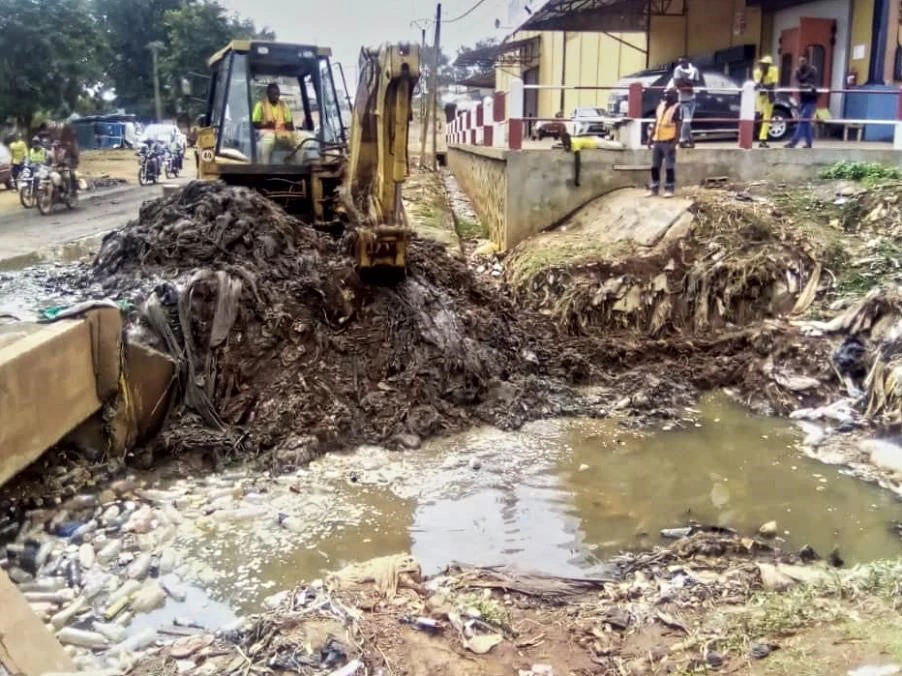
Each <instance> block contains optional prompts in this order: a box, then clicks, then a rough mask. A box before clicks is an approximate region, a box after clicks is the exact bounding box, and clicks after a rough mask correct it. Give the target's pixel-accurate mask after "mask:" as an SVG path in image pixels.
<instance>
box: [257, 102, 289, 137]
mask: <svg viewBox="0 0 902 676" xmlns="http://www.w3.org/2000/svg"><path fill="white" fill-rule="evenodd" d="M262 103H263V122H264V123H269V122H275V125H276V131H284V130H285V128H286V127H285V117H286V115H285V112H286V110H287V109H288V106H287V105H286V104H285V102H284V101H279V102H278V103H277V104H276V105H275V106H274V105H273V104H271V103H270V102H269V99H263V101H262Z"/></svg>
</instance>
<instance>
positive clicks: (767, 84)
mask: <svg viewBox="0 0 902 676" xmlns="http://www.w3.org/2000/svg"><path fill="white" fill-rule="evenodd" d="M752 79H753V80H754V81H755V89H756V90H757V91H758V96H757V98H756V99H755V108H756V112H758V113H759V114H760V115H761V130H760V131H759V132H758V147H759V148H769V147H770V145H769V144H768V143H767V139H768V135H769V134H770V121H771V119H772V118H773V116H774V98H775V91H774V90H775V89H776V86H777V84H778V83H779V81H780V71H779V70H778V69H777V67H776V66H775V65H774V58H773V57H772V56H771V55H770V54H765V55H764V56H762V57H761V58H760V59H758V65H757V66H756V67H755V72H754V73H753V74H752Z"/></svg>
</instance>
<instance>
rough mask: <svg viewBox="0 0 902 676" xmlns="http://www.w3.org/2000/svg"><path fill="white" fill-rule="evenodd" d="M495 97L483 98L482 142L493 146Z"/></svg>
mask: <svg viewBox="0 0 902 676" xmlns="http://www.w3.org/2000/svg"><path fill="white" fill-rule="evenodd" d="M494 122H495V98H494V97H492V96H486V97H485V98H484V99H483V100H482V144H483V145H485V146H489V147H491V146H492V142H493V140H494V138H493V134H492V132H494V131H495V125H494Z"/></svg>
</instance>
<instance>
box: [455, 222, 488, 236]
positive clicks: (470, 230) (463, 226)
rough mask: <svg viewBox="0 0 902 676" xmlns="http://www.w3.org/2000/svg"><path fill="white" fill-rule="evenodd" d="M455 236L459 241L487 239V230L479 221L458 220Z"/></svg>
mask: <svg viewBox="0 0 902 676" xmlns="http://www.w3.org/2000/svg"><path fill="white" fill-rule="evenodd" d="M457 236H458V237H460V238H461V239H488V238H489V229H488V227H487V226H486V225H485V224H484V223H482V222H480V221H471V220H470V219H469V218H458V219H457Z"/></svg>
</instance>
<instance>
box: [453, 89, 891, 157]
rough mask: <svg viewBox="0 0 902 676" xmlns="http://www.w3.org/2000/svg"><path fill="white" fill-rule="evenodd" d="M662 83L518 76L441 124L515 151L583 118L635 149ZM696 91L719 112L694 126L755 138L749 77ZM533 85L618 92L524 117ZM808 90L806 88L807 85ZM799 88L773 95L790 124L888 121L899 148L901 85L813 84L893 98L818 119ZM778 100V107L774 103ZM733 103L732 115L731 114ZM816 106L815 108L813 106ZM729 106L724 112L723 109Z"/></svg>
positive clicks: (469, 141) (830, 93)
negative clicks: (802, 107) (803, 112)
mask: <svg viewBox="0 0 902 676" xmlns="http://www.w3.org/2000/svg"><path fill="white" fill-rule="evenodd" d="M665 89H666V87H663V86H657V87H651V86H644V85H643V84H642V83H641V82H633V83H631V84H630V85H629V86H628V87H626V88H624V87H622V86H620V87H617V86H612V85H608V86H601V85H597V86H596V85H577V86H569V85H568V86H564V85H530V84H523V83H522V81H520V80H518V79H513V80H512V81H511V85H510V90H509V91H507V92H496V93H495V94H494V95H493V96H490V97H486V98H485V99H483V100H482V101H481V102H472V103H470V104H468V105H466V104H465V105H464V106H463V107H461V108H459V109H458V112H457V116H456V117H455V119H454V120H453V121H452V122H450V123H448V125H447V133H446V137H447V141H448V143H449V144H462V145H479V146H489V147H495V148H505V149H510V150H520V149H522V148H523V143H524V141H525V140H526V139H528V138H529V137H530V135H531V134H534V133H535V132H536V130H537V129H538V125H539V124H540V123H542V122H557V123H561V124H563V125H565V126H566V128H567V131H568V133H570V134H571V135H574V132H579V131H580V130H579V129H575V128H574V123H579V122H581V121H585V122H587V123H589V124H590V125H591V126H592V127H594V128H595V131H593V134H592V135H596V134H598V133H599V131H598V130H599V129H602V130H603V131H602V132H601V133H603V134H605V135H608V136H611V137H613V138H614V139H616V140H619V141H620V142H621V143H622V144H623V145H624V147H628V148H637V147H641V146H642V145H643V143H644V142H645V134H644V133H643V129H647V126H648V124H649V123H651V122H654V118H653V113H652V111H650V110H648V109H647V108H649V107H653V106H655V105H656V103H657V101H658V100H659V97H658V96H651V97H649V95H648V94H649V92H652V93H653V94H654V93H657V94H660V96H663V92H664V90H665ZM694 89H695V91H696V93H707V94H711V95H713V96H714V97H715V99H716V98H717V97H718V96H720V97H721V100H720V101H719V107H720V108H721V109H722V110H723V111H724V115H723V116H722V117H717V116H716V115H710V114H707V115H705V116H703V117H700V116H698V110H697V111H696V117H695V119H694V125H693V126H694V127H695V128H696V129H702V130H703V129H704V128H706V127H707V128H711V127H712V126H715V125H716V127H717V129H718V130H730V129H732V128H735V129H736V136H737V145H738V147H739V148H742V149H745V150H748V149H751V148H752V147H753V146H754V143H755V126H756V124H759V123H760V121H761V120H760V115H758V114H757V112H756V111H757V108H758V107H757V105H756V102H757V98H758V95H759V91H758V90H757V89H756V88H755V85H754V83H753V82H751V81H749V82H746V83H745V84H743V86H742V87H728V88H723V87H695V88H694ZM530 90H533V91H536V90H552V91H601V92H617V93H619V94H620V96H618V97H617V99H616V101H615V108H616V109H614V110H611V109H610V104H609V105H608V106H604V107H598V108H597V111H598V115H597V116H594V117H590V118H584V120H581V119H576V120H574V119H573V118H569V117H554V118H544V117H532V116H526V115H525V114H524V111H523V100H524V96H523V94H524V92H526V91H530ZM809 91H810V90H809ZM801 93H802V90H801V89H799V88H796V87H777V88H776V89H775V90H774V94H775V95H779V99H778V101H777V105H778V109H779V108H786V107H789V108H790V111H791V113H792V117H791V119H788V120H783V121H784V122H786V123H787V124H789V125H790V126H794V125H796V124H798V123H799V122H803V121H807V122H812V123H824V124H829V125H837V126H840V127H846V128H850V129H853V130H854V131H855V132H856V134H859V133H861V132H863V129H864V128H865V127H873V126H888V127H891V128H892V130H891V132H890V134H885V135H884V136H890V137H892V139H893V143H894V147H895V148H896V149H898V150H902V89H897V88H888V89H863V88H860V87H859V88H852V89H831V88H826V87H819V88H817V93H818V94H819V95H820V97H821V98H823V97H824V96H827V97H829V99H830V100H833V99H834V97H836V96H857V97H863V96H881V97H884V96H886V97H893V98H894V99H895V101H894V102H888V103H887V105H884V106H881V109H882V113H883V114H884V115H886V117H883V118H879V119H874V118H870V117H850V118H843V117H838V118H833V117H827V118H823V117H821V116H820V114H819V113H816V114H815V116H814V117H813V118H811V119H807V120H806V119H801V118H799V117H798V112H799V105H798V97H799V95H800V94H801ZM781 103H782V104H783V106H782V107H781V106H780V104H781ZM593 107H594V106H578V108H593ZM737 107H738V115H737V114H731V113H735V112H737V111H736V108H737ZM819 108H820V107H819ZM728 111H730V112H728Z"/></svg>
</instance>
